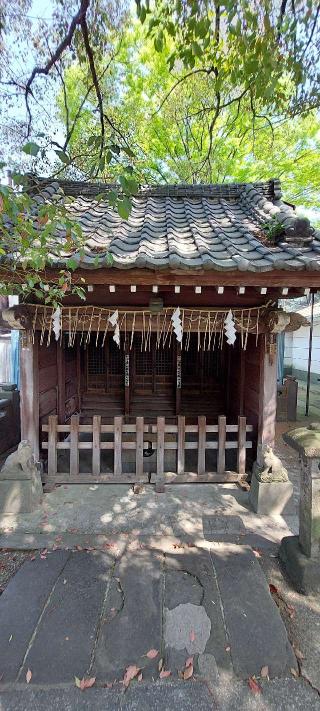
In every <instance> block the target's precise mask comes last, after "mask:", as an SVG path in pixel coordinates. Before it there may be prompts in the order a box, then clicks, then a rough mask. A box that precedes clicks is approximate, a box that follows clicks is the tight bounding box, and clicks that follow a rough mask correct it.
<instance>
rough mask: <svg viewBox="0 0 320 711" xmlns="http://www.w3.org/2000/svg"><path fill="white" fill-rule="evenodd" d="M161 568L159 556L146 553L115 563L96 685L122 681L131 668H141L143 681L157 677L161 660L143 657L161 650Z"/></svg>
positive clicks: (135, 553) (126, 556)
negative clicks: (152, 650) (135, 666)
mask: <svg viewBox="0 0 320 711" xmlns="http://www.w3.org/2000/svg"><path fill="white" fill-rule="evenodd" d="M161 565H162V555H161V554H159V553H157V551H150V550H148V549H140V550H139V551H132V552H130V551H128V552H126V553H125V554H124V555H123V556H122V557H121V559H120V560H119V561H118V563H117V565H116V567H115V571H114V578H113V581H112V582H113V584H112V586H111V587H110V594H109V596H108V599H107V604H106V607H105V613H104V617H103V624H102V626H101V632H100V636H99V640H98V644H97V648H96V655H95V663H94V666H93V676H96V677H97V679H98V680H99V681H104V682H111V681H113V680H114V679H119V678H120V679H121V678H123V675H124V672H125V669H126V667H128V666H129V665H130V664H137V666H139V667H141V668H142V669H143V676H144V678H150V677H152V676H156V677H157V676H158V662H159V658H160V657H157V659H155V660H150V659H148V658H147V657H146V656H145V655H146V653H147V652H148V650H149V649H157V650H160V648H161V634H162V571H161Z"/></svg>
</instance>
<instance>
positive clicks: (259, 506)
mask: <svg viewBox="0 0 320 711" xmlns="http://www.w3.org/2000/svg"><path fill="white" fill-rule="evenodd" d="M250 504H251V506H252V509H253V511H255V512H256V513H259V514H265V515H267V516H275V515H279V514H283V513H287V514H289V513H294V502H293V485H292V483H291V481H272V482H263V481H259V480H258V479H257V477H256V475H255V473H253V475H252V480H251V488H250Z"/></svg>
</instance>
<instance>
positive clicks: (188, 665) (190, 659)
mask: <svg viewBox="0 0 320 711" xmlns="http://www.w3.org/2000/svg"><path fill="white" fill-rule="evenodd" d="M191 664H193V657H188V659H187V661H186V667H190V665H191Z"/></svg>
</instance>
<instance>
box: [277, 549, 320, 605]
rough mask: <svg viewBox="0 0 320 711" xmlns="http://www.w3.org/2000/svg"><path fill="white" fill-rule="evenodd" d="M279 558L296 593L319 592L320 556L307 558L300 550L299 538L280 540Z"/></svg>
mask: <svg viewBox="0 0 320 711" xmlns="http://www.w3.org/2000/svg"><path fill="white" fill-rule="evenodd" d="M279 558H280V560H281V564H282V567H283V568H284V570H285V572H286V573H287V575H288V576H289V578H290V580H291V581H292V583H293V584H294V586H295V588H296V590H297V591H298V592H301V593H304V594H306V595H308V594H309V593H313V592H320V556H317V557H311V558H308V556H306V555H305V554H304V553H303V551H302V550H301V547H300V544H299V536H286V537H285V538H283V539H282V541H281V545H280V548H279Z"/></svg>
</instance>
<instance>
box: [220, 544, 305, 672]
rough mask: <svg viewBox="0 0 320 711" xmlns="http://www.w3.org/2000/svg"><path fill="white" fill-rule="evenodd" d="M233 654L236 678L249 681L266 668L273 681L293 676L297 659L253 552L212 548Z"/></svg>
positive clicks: (238, 547)
mask: <svg viewBox="0 0 320 711" xmlns="http://www.w3.org/2000/svg"><path fill="white" fill-rule="evenodd" d="M211 557H212V562H213V566H214V569H215V571H216V575H217V580H218V586H219V590H220V595H221V601H222V605H223V610H224V619H225V624H226V628H227V631H228V637H229V644H230V647H231V649H230V654H231V658H232V663H233V668H234V671H235V673H236V675H237V676H238V677H240V678H243V679H247V678H248V677H249V676H252V675H253V674H255V675H259V674H260V670H261V667H263V666H265V665H267V666H268V667H269V673H270V676H271V677H277V676H282V675H285V674H289V673H290V671H289V670H290V668H292V667H294V668H296V666H297V664H296V659H295V656H294V654H293V651H292V648H291V646H290V643H289V640H288V637H287V632H286V629H285V626H284V624H283V622H282V619H281V616H280V613H279V610H278V608H277V607H276V605H275V603H274V602H273V600H272V597H271V595H270V592H269V587H268V584H267V581H266V578H265V575H264V573H263V571H262V569H261V567H260V565H259V563H258V561H257V559H256V558H255V556H254V555H253V553H252V551H251V550H250V548H247V547H245V546H235V545H230V544H229V545H228V544H216V546H212V548H211Z"/></svg>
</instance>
